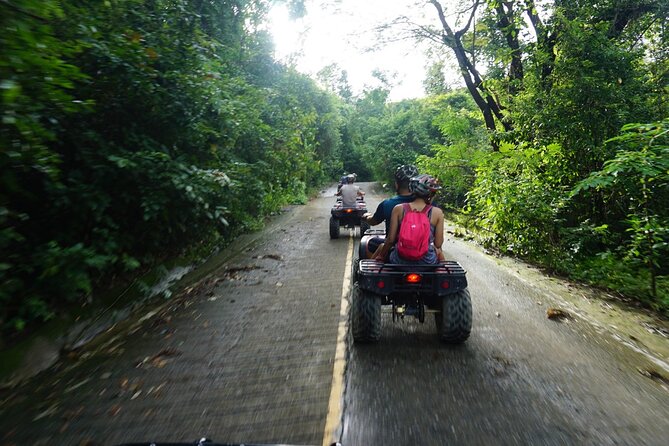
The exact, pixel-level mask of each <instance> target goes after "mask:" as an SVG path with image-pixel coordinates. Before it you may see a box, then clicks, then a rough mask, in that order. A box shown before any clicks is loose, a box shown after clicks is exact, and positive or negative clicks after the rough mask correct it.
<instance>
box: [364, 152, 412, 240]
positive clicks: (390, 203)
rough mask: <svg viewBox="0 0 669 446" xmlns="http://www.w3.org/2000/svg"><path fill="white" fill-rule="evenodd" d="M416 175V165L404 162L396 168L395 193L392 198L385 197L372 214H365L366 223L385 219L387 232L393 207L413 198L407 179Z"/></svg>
mask: <svg viewBox="0 0 669 446" xmlns="http://www.w3.org/2000/svg"><path fill="white" fill-rule="evenodd" d="M416 175H418V169H417V168H416V166H413V165H411V164H405V165H402V166H400V167H398V168H397V170H395V190H396V191H397V195H395V196H394V197H392V198H387V199H385V200H383V201H382V202H381V203H379V206H378V207H377V208H376V212H374V215H371V214H365V219H366V220H367V223H369V224H370V225H371V226H375V225H378V224H379V223H382V222H384V221H385V222H386V233H387V232H388V229H389V225H390V223H389V221H388V220H389V219H390V214H391V213H392V212H393V208H394V207H395V206H396V205H398V204H400V203H409V202H411V201H412V200H413V196H412V195H411V191H409V180H411V178H413V177H415V176H416Z"/></svg>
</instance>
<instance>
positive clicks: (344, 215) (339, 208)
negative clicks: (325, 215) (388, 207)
mask: <svg viewBox="0 0 669 446" xmlns="http://www.w3.org/2000/svg"><path fill="white" fill-rule="evenodd" d="M365 213H367V204H366V203H365V202H364V201H363V200H357V202H356V205H355V207H344V206H343V205H342V202H341V200H337V202H336V203H335V205H334V206H333V207H332V210H331V211H330V238H333V239H334V238H339V229H340V228H341V227H342V226H344V227H348V228H355V227H356V226H360V234H361V235H362V234H364V233H365V231H366V230H368V229H369V223H367V222H366V221H365V220H364V219H363V218H362V216H363V215H364V214H365Z"/></svg>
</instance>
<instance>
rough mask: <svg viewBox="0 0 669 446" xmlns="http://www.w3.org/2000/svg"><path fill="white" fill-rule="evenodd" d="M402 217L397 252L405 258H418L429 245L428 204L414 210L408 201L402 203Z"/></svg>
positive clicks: (429, 207) (421, 256)
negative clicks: (419, 209)
mask: <svg viewBox="0 0 669 446" xmlns="http://www.w3.org/2000/svg"><path fill="white" fill-rule="evenodd" d="M402 208H403V209H404V218H403V219H402V222H401V223H400V232H399V235H398V238H397V254H399V256H400V257H402V258H403V259H405V260H420V259H422V258H423V256H424V255H425V254H426V253H427V250H428V248H429V247H430V233H431V229H430V219H429V218H428V212H429V211H430V209H431V208H432V206H430V205H429V204H428V205H426V206H425V207H424V208H423V210H422V211H414V210H412V209H411V206H409V203H403V204H402Z"/></svg>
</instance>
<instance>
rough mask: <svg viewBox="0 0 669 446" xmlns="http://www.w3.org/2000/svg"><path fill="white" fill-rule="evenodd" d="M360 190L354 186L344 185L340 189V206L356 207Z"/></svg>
mask: <svg viewBox="0 0 669 446" xmlns="http://www.w3.org/2000/svg"><path fill="white" fill-rule="evenodd" d="M359 190H360V188H359V187H358V186H356V185H355V184H344V185H343V186H342V187H341V204H342V206H343V207H346V208H352V207H355V206H356V197H357V196H358V191H359Z"/></svg>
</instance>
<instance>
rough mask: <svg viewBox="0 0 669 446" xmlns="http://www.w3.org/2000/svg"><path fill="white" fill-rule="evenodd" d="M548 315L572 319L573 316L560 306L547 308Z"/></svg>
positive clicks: (552, 317) (561, 318)
mask: <svg viewBox="0 0 669 446" xmlns="http://www.w3.org/2000/svg"><path fill="white" fill-rule="evenodd" d="M546 317H547V318H548V319H552V320H563V319H572V316H571V314H570V313H569V312H568V311H565V310H561V309H560V308H549V309H547V310H546Z"/></svg>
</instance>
